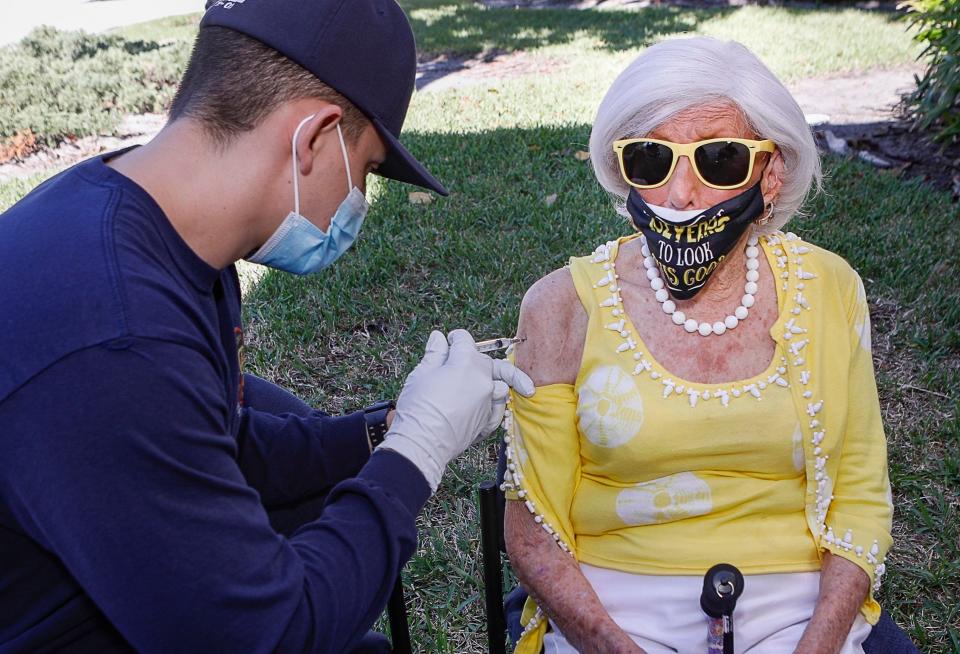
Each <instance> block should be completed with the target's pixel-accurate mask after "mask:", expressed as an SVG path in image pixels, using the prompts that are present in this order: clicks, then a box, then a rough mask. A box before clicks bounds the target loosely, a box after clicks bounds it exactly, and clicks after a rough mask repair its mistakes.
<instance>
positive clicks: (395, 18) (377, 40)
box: [200, 0, 447, 195]
mask: <svg viewBox="0 0 960 654" xmlns="http://www.w3.org/2000/svg"><path fill="white" fill-rule="evenodd" d="M213 25H217V26H220V27H227V28H229V29H232V30H236V31H237V32H241V33H243V34H246V35H247V36H249V37H251V38H254V39H256V40H258V41H260V42H261V43H263V44H264V45H267V46H269V47H271V48H273V49H274V50H276V51H277V52H279V53H280V54H282V55H284V56H285V57H287V58H288V59H290V60H292V61H294V62H296V63H298V64H299V65H301V66H303V67H304V68H306V69H307V70H308V71H310V72H311V73H313V74H314V75H316V77H317V78H318V79H319V80H320V81H322V82H323V83H325V84H326V85H327V86H330V87H331V88H333V89H334V90H336V91H337V92H338V93H340V94H341V95H343V96H344V97H346V98H347V99H348V100H350V102H352V103H353V104H354V105H355V106H356V107H357V109H359V110H360V111H362V112H363V113H364V114H365V115H366V116H367V118H369V119H370V122H372V123H373V126H374V127H375V128H376V130H377V132H379V134H380V136H381V138H383V140H384V143H386V145H387V158H386V160H385V161H384V162H383V164H381V165H380V167H379V168H378V169H377V174H379V175H382V176H384V177H389V178H391V179H396V180H399V181H401V182H408V183H410V184H416V185H417V186H422V187H424V188H428V189H431V190H433V191H436V192H437V193H439V194H440V195H447V189H445V188H444V187H443V185H442V184H441V183H440V182H439V181H437V180H436V179H435V178H434V177H433V175H431V174H430V173H429V172H427V169H426V168H424V167H423V166H422V165H421V164H420V162H419V161H417V160H416V159H414V158H413V155H411V154H410V153H409V152H408V151H407V149H406V148H405V147H403V144H402V143H400V128H401V127H403V120H404V118H406V115H407V107H409V105H410V96H411V95H413V88H414V84H415V82H416V76H417V48H416V44H415V43H414V40H413V30H412V29H411V28H410V23H409V22H408V21H407V17H406V15H405V14H404V13H403V10H402V9H401V8H400V7H399V5H397V3H396V0H217V1H216V2H214V3H212V4H211V5H210V7H209V8H208V9H207V13H206V14H204V16H203V20H202V21H201V23H200V28H201V29H203V28H204V27H209V26H213Z"/></svg>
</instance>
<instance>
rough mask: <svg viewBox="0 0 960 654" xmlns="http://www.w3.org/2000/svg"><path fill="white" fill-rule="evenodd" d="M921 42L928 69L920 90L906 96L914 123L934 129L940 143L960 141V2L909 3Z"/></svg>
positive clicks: (926, 0)
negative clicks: (923, 46)
mask: <svg viewBox="0 0 960 654" xmlns="http://www.w3.org/2000/svg"><path fill="white" fill-rule="evenodd" d="M901 7H905V8H907V10H908V12H909V13H908V14H907V15H908V16H909V19H910V22H911V25H912V26H916V27H918V28H919V32H918V33H917V36H916V38H917V40H919V41H921V42H923V43H925V44H926V47H925V48H924V49H923V52H922V54H921V55H920V56H921V57H922V58H925V59H926V61H927V68H926V70H925V71H924V73H923V76H922V77H919V78H917V88H916V89H915V90H914V91H913V92H912V93H910V94H908V95H906V96H904V104H905V108H906V109H907V111H908V113H909V115H910V116H911V117H912V118H913V120H914V124H915V125H916V126H918V127H920V128H921V129H928V128H931V127H932V128H933V129H934V132H935V134H936V140H937V141H940V142H941V143H944V144H946V143H949V142H952V141H955V140H957V139H958V138H960V0H907V2H905V3H903V4H902V5H901Z"/></svg>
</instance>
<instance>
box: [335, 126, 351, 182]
mask: <svg viewBox="0 0 960 654" xmlns="http://www.w3.org/2000/svg"><path fill="white" fill-rule="evenodd" d="M337 136H339V137H340V152H342V153H343V165H344V166H345V167H346V169H347V194H348V195H349V194H350V193H352V192H353V175H351V174H350V157H349V156H348V155H347V144H346V143H345V142H344V140H343V130H342V129H340V123H337Z"/></svg>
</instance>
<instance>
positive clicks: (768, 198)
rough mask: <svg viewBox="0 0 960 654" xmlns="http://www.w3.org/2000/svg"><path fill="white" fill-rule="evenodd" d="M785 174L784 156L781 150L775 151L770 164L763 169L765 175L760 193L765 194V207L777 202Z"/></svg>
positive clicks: (761, 182)
mask: <svg viewBox="0 0 960 654" xmlns="http://www.w3.org/2000/svg"><path fill="white" fill-rule="evenodd" d="M785 174H786V165H785V164H784V163H783V155H782V154H780V150H779V149H777V150H774V151H773V153H772V154H771V155H770V162H769V163H768V164H767V166H766V168H764V169H763V175H762V176H761V177H760V192H761V193H763V204H764V205H769V204H770V203H771V202H775V201H776V199H777V196H779V195H780V189H781V188H782V187H783V178H784V175H785Z"/></svg>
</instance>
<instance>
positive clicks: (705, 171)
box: [693, 141, 750, 186]
mask: <svg viewBox="0 0 960 654" xmlns="http://www.w3.org/2000/svg"><path fill="white" fill-rule="evenodd" d="M693 156H694V159H696V163H697V170H699V171H700V174H701V175H702V176H703V178H704V179H705V180H707V181H708V182H710V183H711V184H715V185H717V186H736V185H738V184H743V183H744V182H746V181H747V173H748V172H749V171H750V148H748V147H747V146H745V145H744V144H743V143H732V142H729V141H716V142H714V143H705V144H704V145H701V146H700V147H698V148H697V149H696V150H694V152H693Z"/></svg>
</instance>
